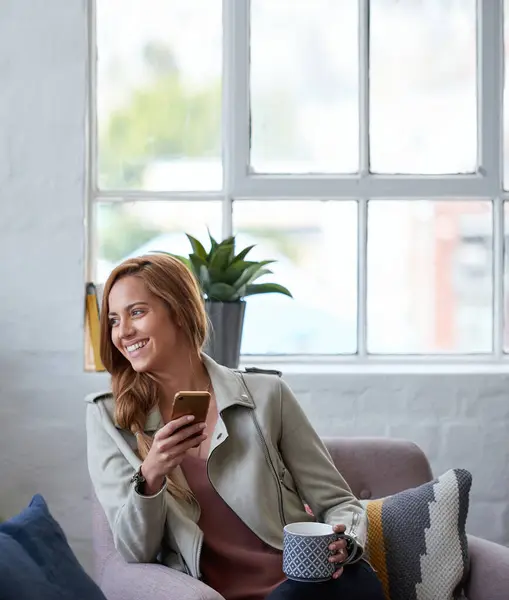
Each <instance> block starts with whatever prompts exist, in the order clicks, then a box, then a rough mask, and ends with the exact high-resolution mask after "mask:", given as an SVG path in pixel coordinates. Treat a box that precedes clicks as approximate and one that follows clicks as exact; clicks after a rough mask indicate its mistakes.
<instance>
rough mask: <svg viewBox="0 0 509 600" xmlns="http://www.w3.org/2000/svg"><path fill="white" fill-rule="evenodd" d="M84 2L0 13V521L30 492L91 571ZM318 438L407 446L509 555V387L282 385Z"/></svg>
mask: <svg viewBox="0 0 509 600" xmlns="http://www.w3.org/2000/svg"><path fill="white" fill-rule="evenodd" d="M85 5H86V2H85V0H51V1H48V0H23V1H20V0H3V1H2V2H1V8H0V57H1V58H0V81H1V82H2V83H1V85H2V91H1V93H0V131H1V132H2V133H1V135H0V202H1V207H2V218H1V219H0V256H1V257H2V260H0V307H1V312H0V315H1V316H0V327H1V331H2V339H3V342H2V344H1V345H0V398H1V402H0V422H1V424H2V427H1V429H0V456H1V460H0V481H1V482H2V484H1V485H0V514H5V515H9V514H13V513H14V512H16V511H17V510H19V509H20V508H21V507H22V506H23V505H24V504H26V503H27V502H28V500H29V499H30V497H31V496H32V494H34V493H35V492H40V493H42V494H44V496H45V497H46V498H47V500H48V502H49V504H50V507H51V509H52V511H53V513H54V514H55V516H56V517H57V518H58V520H59V521H60V522H61V523H62V525H63V527H64V529H65V530H66V532H67V534H68V536H69V539H70V541H71V544H72V546H73V548H74V549H75V550H76V552H77V554H78V556H79V558H80V559H81V560H82V562H83V564H85V566H86V567H87V568H90V566H91V545H90V523H89V504H88V501H89V484H88V477H87V472H86V466H85V438H84V430H83V412H84V405H83V402H82V398H83V396H84V395H85V393H87V392H89V391H92V390H97V389H101V388H102V387H103V386H104V377H101V376H99V375H90V374H89V375H86V374H84V373H83V371H82V313H83V272H84V264H83V260H84V255H83V247H84V236H83V220H84V207H83V201H84V164H85V138H84V127H85V107H86V73H85V62H84V61H85V57H86V38H85V34H86V17H85ZM288 380H289V381H290V383H291V385H292V386H293V387H294V389H295V391H296V392H297V395H298V397H299V398H300V400H301V402H302V404H303V406H304V407H305V409H306V411H307V413H308V414H309V416H310V418H311V420H312V421H313V423H314V424H315V426H316V428H317V430H318V431H319V433H320V434H322V435H389V436H397V437H405V438H408V439H411V440H414V441H415V442H417V443H418V444H419V445H420V446H421V447H422V448H423V449H425V450H426V452H427V454H428V456H429V457H430V460H431V462H432V466H433V468H434V470H435V472H436V473H437V474H438V473H440V472H442V471H444V470H445V469H447V468H449V467H453V466H462V467H465V468H467V469H469V470H471V471H472V473H473V474H474V489H473V493H472V507H471V511H470V518H469V528H470V531H472V532H474V533H477V534H479V535H483V536H485V537H487V538H489V539H492V540H496V541H501V542H504V543H506V544H509V509H508V504H509V472H508V443H509V435H508V434H509V403H508V400H507V391H508V390H509V378H508V377H507V376H502V375H445V374H444V375H433V376H423V375H408V374H406V375H398V374H392V375H360V374H357V375H339V374H336V375H333V374H319V373H314V374H309V375H302V374H301V375H295V374H293V375H289V376H288Z"/></svg>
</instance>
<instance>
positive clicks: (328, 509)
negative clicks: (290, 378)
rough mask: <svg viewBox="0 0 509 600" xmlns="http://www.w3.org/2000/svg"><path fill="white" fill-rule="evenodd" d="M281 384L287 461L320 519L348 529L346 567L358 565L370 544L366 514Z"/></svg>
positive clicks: (282, 447)
mask: <svg viewBox="0 0 509 600" xmlns="http://www.w3.org/2000/svg"><path fill="white" fill-rule="evenodd" d="M280 382H281V437H280V444H279V447H280V451H281V455H282V458H283V461H284V463H285V465H286V467H287V468H288V470H289V471H290V473H291V474H292V477H293V479H294V481H295V483H296V485H297V488H298V490H299V493H300V495H301V497H302V499H303V500H304V501H305V502H306V503H307V504H308V505H309V507H310V508H311V510H312V511H313V514H314V515H315V517H316V519H317V520H318V521H321V522H323V523H328V524H330V525H333V526H334V525H338V524H343V525H345V526H346V532H345V533H346V535H347V537H348V538H349V539H350V540H351V542H352V545H351V551H349V556H348V559H347V561H346V563H351V562H356V561H357V560H359V559H360V558H361V557H362V555H363V553H364V548H365V544H366V534H367V516H366V511H365V509H364V508H363V506H362V505H361V503H360V502H359V500H357V498H355V496H354V495H353V493H352V491H351V490H350V487H349V486H348V484H347V482H346V481H345V480H344V479H343V477H342V476H341V474H340V473H339V472H338V470H337V469H336V467H335V465H334V462H333V461H332V458H331V456H330V454H329V452H328V451H327V449H326V447H325V445H324V444H323V442H322V440H321V439H320V437H319V436H318V434H317V433H316V431H315V430H314V428H313V426H312V425H311V423H310V422H309V420H308V418H307V417H306V415H305V414H304V411H303V410H302V408H301V407H300V405H299V403H298V402H297V399H296V398H295V396H294V394H293V392H292V391H291V389H290V388H289V386H288V384H286V383H285V382H284V381H282V380H280ZM346 563H345V564H346Z"/></svg>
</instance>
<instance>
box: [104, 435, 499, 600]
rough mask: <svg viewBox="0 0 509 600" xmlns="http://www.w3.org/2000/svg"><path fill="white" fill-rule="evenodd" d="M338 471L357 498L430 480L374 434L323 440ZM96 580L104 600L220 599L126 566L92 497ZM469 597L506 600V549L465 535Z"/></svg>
mask: <svg viewBox="0 0 509 600" xmlns="http://www.w3.org/2000/svg"><path fill="white" fill-rule="evenodd" d="M325 442H326V444H327V446H328V448H329V451H330V453H331V455H332V458H333V459H334V462H335V463H336V465H337V467H338V469H339V470H340V471H341V473H342V474H343V475H344V476H345V478H346V480H347V481H348V483H349V484H350V486H351V487H352V489H353V491H354V493H355V494H356V495H357V496H358V497H359V498H361V499H367V498H380V497H383V496H386V495H389V494H394V493H396V492H399V491H401V490H404V489H407V488H410V487H415V486H417V485H420V484H422V483H424V482H426V481H429V480H430V479H431V478H432V474H431V468H430V465H429V463H428V460H427V458H426V456H425V455H424V453H423V452H422V451H421V450H420V449H419V448H418V447H417V446H416V445H415V444H412V443H411V442H407V441H403V440H391V439H379V438H329V439H326V440H325ZM93 510H94V515H93V517H94V520H93V538H94V553H95V565H96V581H97V583H98V584H99V585H100V587H101V589H102V590H103V592H104V594H105V595H106V597H107V598H108V600H221V599H222V596H220V595H219V594H218V593H217V592H215V591H214V590H212V589H211V588H210V587H208V586H206V585H205V584H204V583H202V582H200V581H198V580H196V579H193V578H191V577H189V576H188V575H184V574H182V573H179V572H177V571H174V570H172V569H168V568H167V567H163V566H161V565H153V564H128V563H126V562H125V561H124V560H123V559H122V558H121V557H120V555H119V554H118V552H117V551H116V550H115V547H114V545H113V539H112V535H111V532H110V529H109V526H108V523H107V521H106V517H105V515H104V512H103V510H102V508H101V506H100V505H99V503H98V502H97V500H96V499H95V497H94V508H93ZM469 550H470V557H471V570H470V577H469V581H468V587H467V597H468V600H508V598H509V548H506V547H504V546H500V545H497V544H494V543H491V542H488V541H486V540H482V539H479V538H476V537H472V536H469Z"/></svg>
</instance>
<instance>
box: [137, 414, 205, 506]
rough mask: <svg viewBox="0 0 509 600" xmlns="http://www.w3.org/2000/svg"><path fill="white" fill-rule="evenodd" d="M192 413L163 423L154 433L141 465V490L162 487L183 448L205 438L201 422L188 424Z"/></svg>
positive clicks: (152, 492)
mask: <svg viewBox="0 0 509 600" xmlns="http://www.w3.org/2000/svg"><path fill="white" fill-rule="evenodd" d="M193 421H194V417H193V416H192V415H190V416H184V417H180V418H179V419H175V420H174V421H170V422H169V423H166V425H164V426H163V427H161V429H159V431H157V432H156V434H155V435H154V441H153V442H152V446H151V448H150V451H149V453H148V455H147V458H145V460H144V461H143V464H142V466H141V472H142V474H143V477H145V480H146V483H145V494H146V495H147V496H151V495H153V494H157V492H158V491H159V490H160V489H161V488H162V487H163V484H164V479H165V477H166V475H169V474H170V473H171V471H173V469H174V468H175V467H177V466H178V465H180V463H181V462H182V460H183V459H184V456H185V454H186V452H187V451H188V450H189V449H191V448H193V447H196V446H198V445H199V444H201V443H202V442H203V441H204V440H205V439H206V438H207V434H206V433H204V429H205V423H196V424H192V423H193Z"/></svg>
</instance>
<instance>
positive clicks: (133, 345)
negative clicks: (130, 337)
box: [126, 340, 148, 352]
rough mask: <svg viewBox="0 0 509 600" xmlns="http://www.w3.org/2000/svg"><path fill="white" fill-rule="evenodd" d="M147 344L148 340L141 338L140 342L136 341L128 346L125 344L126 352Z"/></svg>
mask: <svg viewBox="0 0 509 600" xmlns="http://www.w3.org/2000/svg"><path fill="white" fill-rule="evenodd" d="M147 344H148V340H143V341H141V342H136V344H131V345H130V346H126V350H127V352H134V351H135V350H139V349H140V348H143V346H146V345H147Z"/></svg>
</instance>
